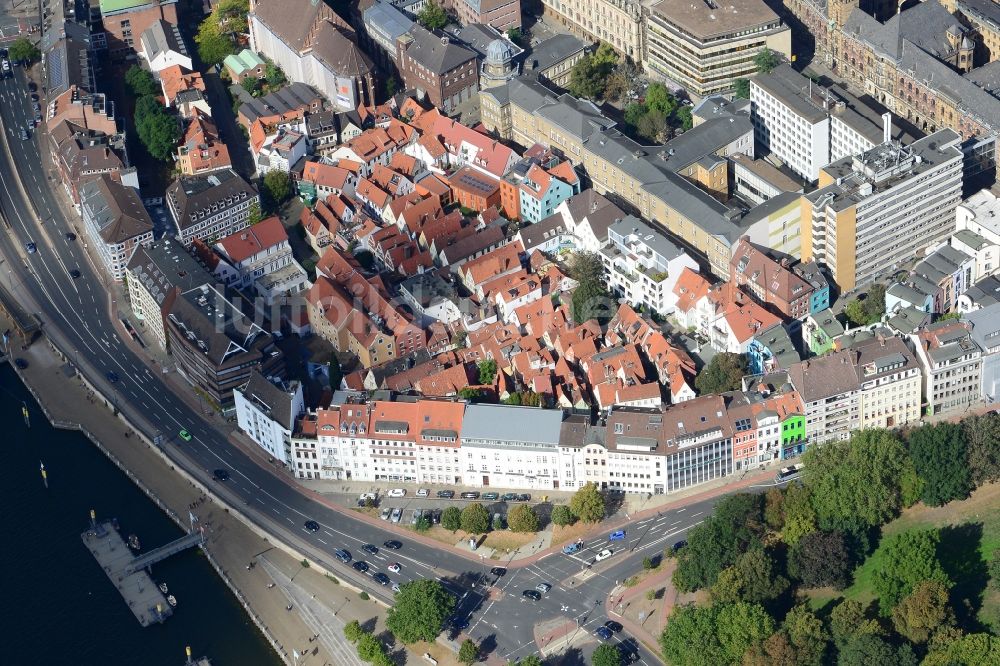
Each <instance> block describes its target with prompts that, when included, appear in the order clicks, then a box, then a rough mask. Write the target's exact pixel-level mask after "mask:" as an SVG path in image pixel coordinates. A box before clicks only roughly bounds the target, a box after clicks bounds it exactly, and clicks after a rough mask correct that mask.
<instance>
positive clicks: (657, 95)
mask: <svg viewBox="0 0 1000 666" xmlns="http://www.w3.org/2000/svg"><path fill="white" fill-rule="evenodd" d="M646 106H647V107H648V108H649V110H650V111H655V112H656V113H659V114H661V115H663V116H665V117H666V116H670V115H671V114H672V113H673V112H674V111H676V110H677V106H678V104H677V98H676V97H674V96H673V94H672V93H671V92H670V91H669V90H667V87H666V86H665V85H663V84H662V83H650V84H649V88H647V89H646Z"/></svg>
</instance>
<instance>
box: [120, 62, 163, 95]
mask: <svg viewBox="0 0 1000 666" xmlns="http://www.w3.org/2000/svg"><path fill="white" fill-rule="evenodd" d="M125 85H126V86H128V89H129V92H131V93H132V96H133V97H135V98H136V99H138V98H139V97H144V96H146V95H155V94H157V93H158V92H160V87H159V86H158V85H156V79H154V78H153V75H152V74H150V73H149V72H148V71H146V70H145V69H143V68H142V67H139V65H132V66H131V67H129V68H128V70H127V71H126V72H125Z"/></svg>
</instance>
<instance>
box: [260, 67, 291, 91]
mask: <svg viewBox="0 0 1000 666" xmlns="http://www.w3.org/2000/svg"><path fill="white" fill-rule="evenodd" d="M264 78H265V79H266V80H267V85H269V86H271V87H272V88H277V87H278V86H280V85H281V84H283V83H284V82H285V81H286V80H287V79H286V78H285V73H284V72H283V71H281V68H280V67H278V66H277V65H275V64H274V63H273V62H269V63H267V67H266V68H265V69H264Z"/></svg>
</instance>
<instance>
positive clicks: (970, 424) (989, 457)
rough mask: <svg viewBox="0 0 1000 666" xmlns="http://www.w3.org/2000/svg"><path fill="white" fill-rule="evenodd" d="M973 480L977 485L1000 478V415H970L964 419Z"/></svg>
mask: <svg viewBox="0 0 1000 666" xmlns="http://www.w3.org/2000/svg"><path fill="white" fill-rule="evenodd" d="M962 430H963V431H964V434H965V442H966V451H967V459H968V465H969V469H971V470H972V480H973V481H974V482H975V483H976V485H980V484H983V483H986V482H987V481H996V480H998V479H1000V416H998V415H996V414H987V415H985V416H970V417H969V418H967V419H963V420H962Z"/></svg>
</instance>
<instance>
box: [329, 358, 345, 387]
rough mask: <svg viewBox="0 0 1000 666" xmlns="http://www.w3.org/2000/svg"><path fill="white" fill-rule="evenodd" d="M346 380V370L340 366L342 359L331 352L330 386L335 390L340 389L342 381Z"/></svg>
mask: <svg viewBox="0 0 1000 666" xmlns="http://www.w3.org/2000/svg"><path fill="white" fill-rule="evenodd" d="M343 380H344V371H343V370H342V369H341V367H340V360H339V359H338V358H337V355H336V354H330V388H331V389H332V390H334V391H337V390H339V389H340V382H342V381H343Z"/></svg>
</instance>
